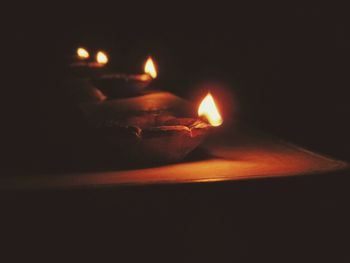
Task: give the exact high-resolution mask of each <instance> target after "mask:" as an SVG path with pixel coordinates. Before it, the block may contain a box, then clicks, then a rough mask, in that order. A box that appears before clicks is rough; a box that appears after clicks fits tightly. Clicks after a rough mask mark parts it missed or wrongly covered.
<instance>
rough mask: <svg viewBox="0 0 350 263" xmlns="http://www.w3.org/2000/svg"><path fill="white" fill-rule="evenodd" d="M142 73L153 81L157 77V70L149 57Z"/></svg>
mask: <svg viewBox="0 0 350 263" xmlns="http://www.w3.org/2000/svg"><path fill="white" fill-rule="evenodd" d="M144 71H145V73H147V74H149V75H150V76H151V77H152V78H153V79H155V78H156V77H157V70H156V67H155V65H154V63H153V60H152V58H151V57H148V59H147V61H146V63H145V68H144Z"/></svg>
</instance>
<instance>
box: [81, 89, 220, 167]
mask: <svg viewBox="0 0 350 263" xmlns="http://www.w3.org/2000/svg"><path fill="white" fill-rule="evenodd" d="M98 107H99V108H98V109H97V108H94V109H93V110H91V109H90V112H93V114H92V115H89V119H90V124H91V126H92V127H93V129H92V131H93V134H94V135H93V137H94V138H100V139H101V141H100V142H101V143H102V141H103V142H104V144H105V145H107V147H114V148H115V149H116V150H117V152H118V153H120V152H122V153H123V156H124V157H125V160H126V161H130V160H132V162H137V163H139V162H141V163H166V162H174V161H178V160H181V159H183V158H184V157H185V156H186V155H187V154H188V153H190V152H191V151H192V150H194V149H195V148H196V147H197V146H198V145H200V143H201V142H202V141H203V140H204V139H205V138H206V137H207V135H208V134H209V133H210V131H212V130H214V129H215V128H216V127H218V126H220V125H221V124H222V122H223V120H222V117H221V115H220V113H219V111H218V109H217V107H216V104H215V101H214V98H213V96H212V95H211V94H210V93H208V95H207V96H206V97H205V98H204V99H203V100H202V102H201V103H200V105H199V107H198V117H195V118H188V117H182V116H183V115H184V114H183V113H181V114H179V112H178V113H175V111H174V110H173V109H174V108H176V109H184V108H192V107H191V104H190V103H189V102H187V101H185V100H183V99H180V98H179V97H177V96H175V95H172V94H170V93H166V92H163V93H161V94H156V93H155V94H147V95H144V96H140V97H136V98H128V99H121V100H114V101H110V102H103V103H102V105H99V106H98ZM113 109H114V110H115V111H114V112H113ZM121 109H122V111H124V113H120V112H119V113H118V112H117V111H120V110H121ZM85 112H88V111H85ZM98 112H99V113H98ZM115 116H119V117H118V118H116V117H115ZM177 116H179V117H177ZM118 156H119V155H118Z"/></svg>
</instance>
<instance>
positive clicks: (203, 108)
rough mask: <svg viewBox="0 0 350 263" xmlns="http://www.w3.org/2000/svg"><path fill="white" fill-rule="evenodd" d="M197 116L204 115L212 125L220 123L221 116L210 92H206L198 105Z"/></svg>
mask: <svg viewBox="0 0 350 263" xmlns="http://www.w3.org/2000/svg"><path fill="white" fill-rule="evenodd" d="M198 116H199V117H205V118H206V119H207V120H208V121H209V123H210V124H211V125H212V126H215V127H217V126H220V125H221V124H222V117H221V115H220V113H219V111H218V109H217V107H216V105H215V101H214V98H213V96H212V95H211V94H210V93H208V95H207V96H206V97H205V98H204V99H203V100H202V102H201V104H200V105H199V107H198Z"/></svg>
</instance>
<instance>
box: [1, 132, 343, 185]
mask: <svg viewBox="0 0 350 263" xmlns="http://www.w3.org/2000/svg"><path fill="white" fill-rule="evenodd" d="M205 148H206V150H207V151H208V152H209V153H210V155H209V156H208V158H205V159H202V160H198V161H193V162H183V163H178V164H172V165H165V166H159V167H153V168H146V169H135V170H125V171H108V172H92V173H84V174H60V175H40V176H32V177H30V176H23V177H11V178H8V180H7V181H5V182H2V183H1V184H0V188H1V187H5V188H6V187H9V188H40V187H43V188H67V187H68V188H69V187H92V186H93V187H96V186H104V185H105V186H112V185H120V184H160V183H161V184H164V183H190V182H192V183H193V182H214V181H226V180H240V179H254V178H267V177H283V176H297V175H298V176H300V175H304V174H311V173H322V172H331V171H337V170H341V169H344V168H345V167H347V164H345V163H344V162H341V161H337V160H333V159H330V158H327V157H324V156H321V155H318V154H315V153H312V152H309V151H306V150H304V149H302V148H299V147H297V146H294V145H291V144H288V143H285V142H283V141H280V140H277V139H273V138H268V137H265V136H261V135H257V134H251V135H238V134H237V135H235V136H234V137H233V138H232V139H229V138H227V137H226V138H225V137H224V136H217V137H216V138H215V140H214V138H213V140H211V141H210V142H208V143H207V145H205Z"/></svg>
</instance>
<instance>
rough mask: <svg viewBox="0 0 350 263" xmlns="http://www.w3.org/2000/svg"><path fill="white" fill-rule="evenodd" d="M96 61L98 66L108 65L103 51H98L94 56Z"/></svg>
mask: <svg viewBox="0 0 350 263" xmlns="http://www.w3.org/2000/svg"><path fill="white" fill-rule="evenodd" d="M96 61H97V63H99V64H103V65H105V64H107V63H108V56H107V54H106V53H105V52H103V51H98V52H97V54H96Z"/></svg>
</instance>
